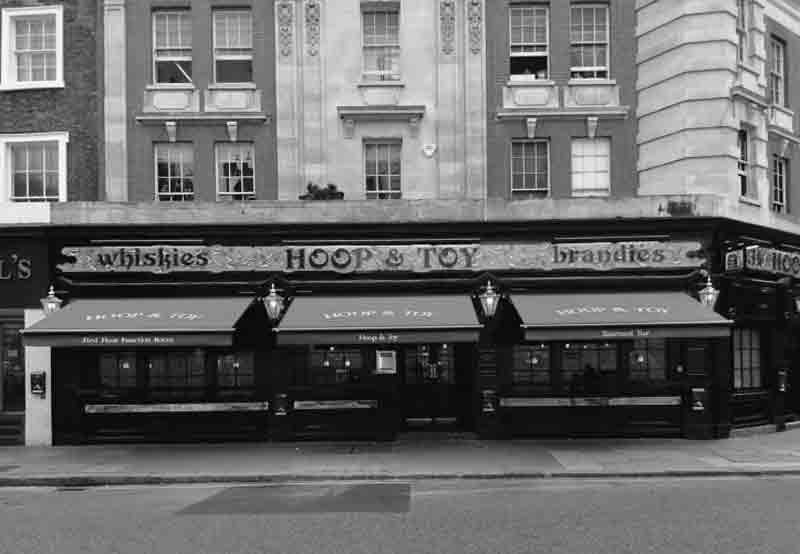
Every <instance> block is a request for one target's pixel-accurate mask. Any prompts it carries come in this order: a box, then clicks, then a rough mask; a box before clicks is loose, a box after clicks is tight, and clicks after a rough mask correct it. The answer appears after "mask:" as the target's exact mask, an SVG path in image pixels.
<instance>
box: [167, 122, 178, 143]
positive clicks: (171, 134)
mask: <svg viewBox="0 0 800 554" xmlns="http://www.w3.org/2000/svg"><path fill="white" fill-rule="evenodd" d="M164 129H166V130H167V138H168V139H169V141H170V142H175V141H176V140H177V136H178V123H177V122H176V121H165V122H164Z"/></svg>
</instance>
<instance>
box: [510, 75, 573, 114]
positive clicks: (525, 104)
mask: <svg viewBox="0 0 800 554" xmlns="http://www.w3.org/2000/svg"><path fill="white" fill-rule="evenodd" d="M503 107H504V108H529V107H535V108H558V107H559V99H558V87H557V86H556V85H555V83H553V82H552V81H539V82H535V83H525V84H521V83H520V84H514V83H509V86H507V87H504V88H503Z"/></svg>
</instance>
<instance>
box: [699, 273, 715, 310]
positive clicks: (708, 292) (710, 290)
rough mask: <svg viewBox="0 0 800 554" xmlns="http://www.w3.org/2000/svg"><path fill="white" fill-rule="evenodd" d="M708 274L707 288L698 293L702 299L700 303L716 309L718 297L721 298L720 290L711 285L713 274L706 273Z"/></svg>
mask: <svg viewBox="0 0 800 554" xmlns="http://www.w3.org/2000/svg"><path fill="white" fill-rule="evenodd" d="M705 274H706V283H705V286H704V287H703V288H702V289H700V291H699V292H698V293H697V294H698V296H699V297H700V302H701V303H702V304H703V306H705V307H707V308H710V309H712V310H713V309H714V305H715V304H716V303H717V297H719V290H717V289H715V288H714V285H713V284H712V283H711V273H709V272H705Z"/></svg>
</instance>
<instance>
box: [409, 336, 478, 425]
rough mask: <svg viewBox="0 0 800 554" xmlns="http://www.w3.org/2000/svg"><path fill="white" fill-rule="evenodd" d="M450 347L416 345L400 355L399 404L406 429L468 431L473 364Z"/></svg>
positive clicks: (449, 345) (453, 346) (452, 346)
mask: <svg viewBox="0 0 800 554" xmlns="http://www.w3.org/2000/svg"><path fill="white" fill-rule="evenodd" d="M458 350H459V349H458V348H456V347H455V345H453V344H442V343H438V344H419V345H414V346H410V347H406V348H404V349H403V351H402V353H401V354H402V368H401V371H402V379H401V400H402V409H403V412H404V416H405V422H406V426H407V427H409V428H458V429H463V428H465V427H468V426H469V425H470V422H471V417H470V402H469V400H470V397H471V390H472V389H471V386H470V383H471V375H472V362H471V360H469V359H465V356H464V355H463V354H461V353H460V352H459V355H457V351H458Z"/></svg>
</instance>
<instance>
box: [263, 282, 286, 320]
mask: <svg viewBox="0 0 800 554" xmlns="http://www.w3.org/2000/svg"><path fill="white" fill-rule="evenodd" d="M263 302H264V308H266V310H267V316H269V319H270V321H272V322H273V323H277V322H278V320H279V319H280V318H281V315H283V307H284V304H285V300H284V298H283V296H282V295H281V294H280V293H279V292H278V289H276V288H275V283H272V284H271V285H270V287H269V294H268V295H267V296H265V297H264V300H263Z"/></svg>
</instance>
